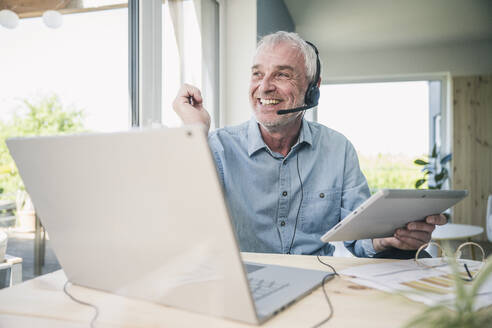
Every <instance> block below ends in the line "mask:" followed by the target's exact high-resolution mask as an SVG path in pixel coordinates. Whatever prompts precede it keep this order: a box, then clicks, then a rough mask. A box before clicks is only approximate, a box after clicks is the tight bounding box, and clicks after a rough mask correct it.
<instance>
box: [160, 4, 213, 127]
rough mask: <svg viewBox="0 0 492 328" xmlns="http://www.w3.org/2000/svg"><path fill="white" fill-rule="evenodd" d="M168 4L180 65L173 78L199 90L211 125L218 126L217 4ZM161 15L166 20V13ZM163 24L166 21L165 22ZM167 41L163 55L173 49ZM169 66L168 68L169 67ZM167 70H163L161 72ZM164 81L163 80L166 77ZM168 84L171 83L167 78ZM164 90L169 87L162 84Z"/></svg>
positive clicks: (180, 83)
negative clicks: (210, 117) (177, 72)
mask: <svg viewBox="0 0 492 328" xmlns="http://www.w3.org/2000/svg"><path fill="white" fill-rule="evenodd" d="M167 5H168V10H169V17H170V20H171V23H172V28H173V32H174V33H173V39H174V40H173V41H174V42H175V49H177V53H178V61H179V63H175V65H177V66H178V67H179V74H174V77H175V79H174V80H176V75H179V77H178V81H179V85H182V84H183V83H188V84H192V85H194V86H196V87H198V88H200V89H201V91H202V96H203V99H204V107H205V108H206V109H207V110H208V112H209V113H210V115H211V116H212V128H214V127H217V122H216V121H218V117H219V115H218V110H219V108H218V104H219V90H218V86H219V60H218V59H219V15H218V13H219V8H218V3H217V2H216V1H215V0H168V1H167ZM163 17H164V19H165V17H166V16H165V15H164V16H163ZM164 24H166V22H165V21H164ZM168 41H170V40H165V41H164V46H163V47H164V48H163V52H164V53H165V55H164V56H166V51H172V49H173V47H172V46H171V45H170V44H169V43H168ZM166 46H167V47H168V49H167V50H166ZM169 65H171V64H169ZM169 65H168V69H169V70H171V67H169ZM165 69H166V66H165V68H164V70H165ZM166 73H167V72H166V71H164V74H166ZM164 81H166V79H165V78H164ZM164 83H165V82H164ZM168 83H172V82H170V81H168ZM164 89H165V90H166V89H169V88H166V86H164ZM167 96H168V95H165V97H167ZM173 97H174V95H173ZM164 120H166V115H164ZM164 123H165V124H166V122H164Z"/></svg>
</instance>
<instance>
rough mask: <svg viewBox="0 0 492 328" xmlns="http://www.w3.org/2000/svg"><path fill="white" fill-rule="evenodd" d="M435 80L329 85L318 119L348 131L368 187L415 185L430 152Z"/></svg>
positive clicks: (322, 98) (322, 93)
mask: <svg viewBox="0 0 492 328" xmlns="http://www.w3.org/2000/svg"><path fill="white" fill-rule="evenodd" d="M429 90H430V82H429V81H410V82H380V83H351V84H324V85H322V86H321V98H320V105H319V107H318V111H317V117H318V121H319V122H320V123H322V124H324V125H326V126H328V127H330V128H333V129H335V130H337V131H339V132H341V133H342V134H344V135H345V136H346V137H347V138H348V139H349V140H350V141H351V142H352V143H353V145H354V147H355V149H356V150H357V152H358V155H359V161H360V165H361V169H362V171H363V173H364V175H365V176H366V178H367V180H368V183H369V187H370V188H371V190H373V191H375V190H378V189H381V188H414V186H415V181H416V180H418V179H419V178H421V177H422V173H421V171H420V169H421V167H419V166H417V165H415V164H414V163H413V161H414V160H415V159H417V158H421V157H425V156H426V155H427V154H428V153H429V144H430V141H429V138H430V133H429V131H430V129H429V116H430V93H429V92H430V91H429Z"/></svg>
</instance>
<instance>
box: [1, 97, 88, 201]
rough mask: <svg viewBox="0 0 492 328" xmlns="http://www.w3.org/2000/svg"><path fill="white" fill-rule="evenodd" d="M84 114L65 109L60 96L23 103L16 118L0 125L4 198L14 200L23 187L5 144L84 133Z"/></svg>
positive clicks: (15, 115)
mask: <svg viewBox="0 0 492 328" xmlns="http://www.w3.org/2000/svg"><path fill="white" fill-rule="evenodd" d="M83 116H84V114H83V111H82V110H76V109H73V108H64V107H63V105H62V103H61V101H60V99H59V98H58V96H57V95H54V94H53V95H49V96H45V97H42V98H40V99H37V100H34V101H29V100H26V99H25V100H23V106H22V107H20V108H19V109H18V110H17V111H16V112H15V113H14V115H13V117H12V118H11V119H10V120H8V121H6V122H2V121H0V189H2V190H3V195H2V196H3V197H4V198H9V199H14V198H15V194H16V191H17V190H18V189H23V188H24V186H23V184H22V181H21V179H20V177H19V174H18V171H17V168H16V166H15V164H14V161H13V160H12V157H10V154H9V151H8V149H7V145H6V143H5V140H6V139H7V138H10V137H23V136H39V135H55V134H65V133H74V132H81V131H84V126H83V122H82V119H83Z"/></svg>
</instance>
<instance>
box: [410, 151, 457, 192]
mask: <svg viewBox="0 0 492 328" xmlns="http://www.w3.org/2000/svg"><path fill="white" fill-rule="evenodd" d="M451 158H452V155H451V154H447V155H445V156H444V157H442V158H441V155H440V153H439V152H438V151H437V146H436V145H434V147H433V148H432V153H431V154H430V155H429V159H428V160H427V161H425V160H423V159H420V158H419V159H416V160H415V161H414V163H415V164H417V165H420V166H423V168H422V172H424V176H423V178H422V179H418V180H417V181H415V188H416V189H419V188H421V187H422V186H423V185H424V184H425V183H426V182H427V185H428V188H429V189H441V188H442V186H443V184H444V183H445V182H446V180H448V179H449V171H448V169H447V167H446V164H447V163H448V162H449V161H450V160H451Z"/></svg>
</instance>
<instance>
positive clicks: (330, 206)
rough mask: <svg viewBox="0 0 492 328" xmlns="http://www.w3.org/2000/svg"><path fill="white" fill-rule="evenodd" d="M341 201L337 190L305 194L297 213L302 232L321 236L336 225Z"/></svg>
mask: <svg viewBox="0 0 492 328" xmlns="http://www.w3.org/2000/svg"><path fill="white" fill-rule="evenodd" d="M341 200H342V193H341V191H340V190H337V189H325V190H319V191H316V192H309V193H306V194H305V196H304V200H303V202H302V206H301V211H300V213H299V216H300V219H301V229H302V231H304V232H305V233H308V234H313V233H316V234H319V235H322V234H324V233H325V232H326V231H328V230H329V229H330V228H331V227H333V226H334V225H335V224H337V223H338V221H339V220H340V205H341Z"/></svg>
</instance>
